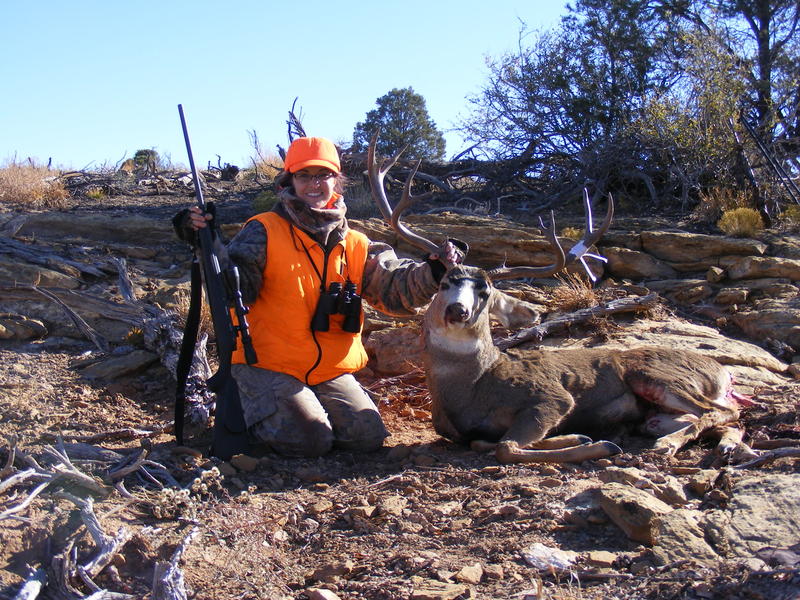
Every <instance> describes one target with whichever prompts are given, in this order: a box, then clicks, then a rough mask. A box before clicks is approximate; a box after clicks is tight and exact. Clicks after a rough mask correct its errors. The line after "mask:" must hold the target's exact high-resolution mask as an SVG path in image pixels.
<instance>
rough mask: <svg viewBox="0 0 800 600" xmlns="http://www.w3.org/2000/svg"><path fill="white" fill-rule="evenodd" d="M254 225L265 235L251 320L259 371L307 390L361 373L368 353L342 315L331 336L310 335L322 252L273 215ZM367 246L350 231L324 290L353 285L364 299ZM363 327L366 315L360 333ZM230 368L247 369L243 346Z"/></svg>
mask: <svg viewBox="0 0 800 600" xmlns="http://www.w3.org/2000/svg"><path fill="white" fill-rule="evenodd" d="M250 220H256V221H258V222H259V223H261V224H262V225H264V227H265V229H266V230H267V264H266V266H265V267H264V273H263V283H262V285H261V290H260V292H259V294H258V298H257V299H256V301H255V302H254V303H253V305H252V306H251V307H250V312H249V313H248V314H247V320H248V323H249V325H250V334H251V336H252V338H253V347H254V349H255V351H256V354H257V355H258V362H257V363H256V365H255V366H258V367H261V368H264V369H269V370H270V371H278V372H280V373H287V374H289V375H292V376H293V377H296V378H297V379H299V380H300V381H303V382H305V383H306V384H307V385H316V384H318V383H321V382H323V381H328V380H329V379H333V378H334V377H338V376H339V375H342V374H344V373H352V372H354V371H358V370H359V369H361V368H362V367H363V366H364V365H366V364H367V352H366V350H365V349H364V345H363V344H362V343H361V333H348V332H346V331H343V330H342V322H343V321H344V315H339V314H335V315H330V330H329V331H314V332H312V331H311V319H312V317H313V315H314V311H315V310H316V308H317V302H318V300H319V296H320V286H321V285H322V282H321V281H320V277H319V275H318V274H317V273H320V274H321V273H322V268H323V264H324V262H325V257H324V252H323V249H322V247H321V246H320V245H319V244H318V243H317V242H316V241H315V240H314V239H313V238H311V237H310V236H309V235H308V234H306V233H305V232H303V231H301V230H300V229H298V228H297V227H294V226H292V225H291V224H290V223H289V221H287V220H286V219H284V218H283V217H281V216H280V215H278V214H276V213H274V212H266V213H261V214H258V215H255V216H254V217H252V218H251V219H250ZM368 246H369V239H368V238H367V236H365V235H364V234H362V233H359V232H357V231H353V230H352V229H351V230H348V232H347V234H346V235H345V239H344V240H343V241H341V242H339V243H338V244H337V245H336V246H334V248H333V249H332V250H331V252H330V255H329V257H328V268H327V276H326V278H325V288H326V289H328V288H329V287H330V283H331V282H333V281H338V282H340V283H342V285H344V283H345V282H346V281H347V280H349V281H352V282H353V283H355V284H356V285H357V286H358V289H357V292H358V293H359V294H360V293H361V289H360V286H361V279H362V276H363V274H364V264H365V263H366V260H367V248H368ZM304 248H305V249H304ZM309 259H310V260H311V261H313V263H314V265H313V266H312V264H311V263H310V262H309ZM315 267H316V268H315ZM363 324H364V318H363V314H362V317H361V326H362V327H363ZM315 338H316V342H315ZM317 344H319V347H317ZM232 362H234V363H239V364H244V363H245V359H244V351H243V350H242V348H241V344H238V345H237V348H236V350H235V351H234V353H233V357H232Z"/></svg>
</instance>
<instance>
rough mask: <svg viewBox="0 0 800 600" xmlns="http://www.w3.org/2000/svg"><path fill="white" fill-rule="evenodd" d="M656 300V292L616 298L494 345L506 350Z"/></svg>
mask: <svg viewBox="0 0 800 600" xmlns="http://www.w3.org/2000/svg"><path fill="white" fill-rule="evenodd" d="M657 300H658V294H648V295H647V296H637V297H630V298H618V299H616V300H612V301H611V302H608V303H607V304H604V305H601V306H593V307H591V308H584V309H581V310H577V311H575V312H571V313H568V314H565V315H559V316H557V317H555V318H553V319H550V320H549V321H545V322H544V323H541V324H539V325H536V326H534V327H529V328H527V329H523V330H521V331H518V332H517V333H515V334H514V335H512V336H509V337H507V338H506V339H504V340H499V341H498V342H497V344H496V345H497V347H498V348H500V349H501V350H507V349H509V348H513V347H514V346H519V345H520V344H522V343H524V342H528V341H535V342H541V341H542V340H543V339H544V338H545V337H547V336H548V335H551V334H552V333H554V332H556V331H563V330H565V329H568V328H569V327H571V326H572V325H575V324H577V323H586V322H587V321H589V320H590V319H595V318H597V317H605V316H608V315H613V314H618V313H624V312H639V311H643V310H648V309H650V308H653V306H655V304H656V302H657Z"/></svg>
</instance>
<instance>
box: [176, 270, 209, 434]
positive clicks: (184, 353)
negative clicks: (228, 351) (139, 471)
mask: <svg viewBox="0 0 800 600" xmlns="http://www.w3.org/2000/svg"><path fill="white" fill-rule="evenodd" d="M202 308H203V280H202V276H201V274H200V261H199V260H197V258H195V259H194V260H193V261H192V287H191V293H190V296H189V312H188V314H187V315H186V326H185V327H184V328H183V340H182V341H181V352H180V354H179V355H178V365H177V366H176V367H175V377H176V379H177V380H178V381H177V384H176V389H175V439H176V441H177V442H178V444H179V445H183V419H184V411H185V410H186V380H187V379H188V378H189V371H190V370H191V366H192V359H193V358H194V346H195V344H196V343H197V331H198V329H199V328H200V311H201V310H202Z"/></svg>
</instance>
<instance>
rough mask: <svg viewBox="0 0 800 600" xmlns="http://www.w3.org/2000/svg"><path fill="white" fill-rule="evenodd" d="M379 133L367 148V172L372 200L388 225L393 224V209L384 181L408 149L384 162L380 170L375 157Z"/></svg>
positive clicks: (373, 137)
mask: <svg viewBox="0 0 800 600" xmlns="http://www.w3.org/2000/svg"><path fill="white" fill-rule="evenodd" d="M378 133H380V132H379V131H376V132H375V134H374V135H373V136H372V139H371V140H370V142H369V147H368V148H367V172H368V173H369V187H370V189H371V190H372V199H373V200H375V204H377V205H378V208H379V209H380V211H381V215H383V218H384V220H386V222H387V223H391V221H392V207H391V206H390V205H389V200H388V199H387V198H386V192H385V191H384V189H383V180H384V178H385V177H386V174H387V173H388V172H389V169H391V168H392V167H393V166H394V165H395V163H396V162H397V159H398V158H400V155H401V154H402V153H403V151H404V150H405V149H406V147H403V148H402V149H401V150H400V152H398V153H397V154H395V155H394V156H393V157H391V158H389V159H386V160H384V161H383V163H382V164H381V168H380V169H378V159H377V157H376V156H375V145H376V144H377V143H378Z"/></svg>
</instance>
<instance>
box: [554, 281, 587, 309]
mask: <svg viewBox="0 0 800 600" xmlns="http://www.w3.org/2000/svg"><path fill="white" fill-rule="evenodd" d="M556 279H558V280H559V282H560V284H559V285H557V286H556V287H555V288H553V292H552V298H551V303H552V304H553V306H554V307H555V308H556V309H557V310H559V311H563V312H573V311H576V310H580V309H582V308H589V307H592V306H597V304H598V299H597V294H596V293H595V290H594V288H593V287H592V283H591V281H589V279H588V278H587V277H586V276H585V275H582V274H580V273H562V274H560V275H557V276H556Z"/></svg>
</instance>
